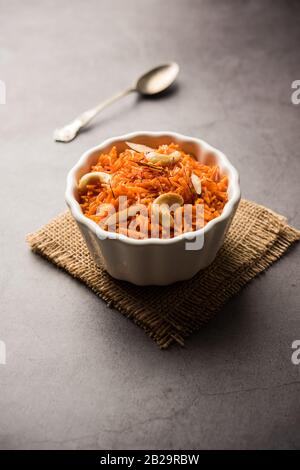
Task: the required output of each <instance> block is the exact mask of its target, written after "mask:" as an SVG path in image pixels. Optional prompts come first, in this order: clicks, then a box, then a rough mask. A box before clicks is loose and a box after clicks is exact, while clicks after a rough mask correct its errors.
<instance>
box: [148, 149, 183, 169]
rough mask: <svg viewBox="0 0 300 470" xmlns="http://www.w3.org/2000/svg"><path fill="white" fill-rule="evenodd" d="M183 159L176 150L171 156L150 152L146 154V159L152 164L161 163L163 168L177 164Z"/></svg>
mask: <svg viewBox="0 0 300 470" xmlns="http://www.w3.org/2000/svg"><path fill="white" fill-rule="evenodd" d="M180 158H181V153H180V152H179V151H178V150H175V151H174V152H172V153H169V155H166V154H164V153H159V152H149V153H147V154H146V159H147V160H148V161H149V162H150V163H158V162H159V163H160V164H161V165H162V166H165V165H170V164H171V163H176V162H178V160H180Z"/></svg>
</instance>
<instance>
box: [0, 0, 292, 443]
mask: <svg viewBox="0 0 300 470" xmlns="http://www.w3.org/2000/svg"><path fill="white" fill-rule="evenodd" d="M299 19H300V5H299V3H298V2H296V1H294V2H292V1H288V2H284V1H276V2H271V1H265V2H259V1H247V2H242V1H240V2H236V1H226V2H225V1H224V2H221V1H216V2H210V1H208V0H207V1H191V0H188V1H179V0H177V1H171V0H166V1H163V2H162V1H160V0H149V1H138V0H134V1H133V0H131V1H127V2H123V1H121V0H109V1H108V0H107V1H96V0H95V1H90V2H88V3H87V2H83V1H81V2H80V1H74V2H58V1H50V0H49V1H44V2H40V3H37V2H33V1H27V2H21V1H13V0H12V1H9V2H7V1H5V0H0V79H1V80H4V81H5V82H6V86H7V103H6V105H0V155H1V156H0V171H1V177H2V184H1V189H0V196H1V202H2V204H1V232H0V250H1V254H0V256H1V270H0V289H1V313H0V340H2V341H5V343H6V348H7V364H6V365H5V366H4V365H0V447H1V448H3V449H9V448H25V449H30V448H39V449H44V448H56V449H63V448H110V449H118V448H152V449H157V448H196V449H201V448H210V449H212V448H299V447H300V432H299V429H300V419H299V416H300V413H299V411H300V410H299V391H300V376H299V374H300V366H295V365H293V364H292V363H291V353H292V350H291V343H292V341H293V340H295V339H300V316H299V313H300V312H299V305H300V297H299V246H297V247H295V248H294V249H292V250H291V252H290V253H289V254H288V255H287V256H285V257H284V258H283V259H282V260H281V261H279V262H278V263H277V264H276V265H274V266H273V267H272V268H271V269H270V270H269V271H268V272H267V273H266V274H265V275H263V276H261V277H260V278H259V279H257V280H255V281H254V282H253V283H252V284H251V285H250V286H249V287H248V288H247V289H245V290H244V291H243V292H242V293H241V294H240V295H239V296H238V297H236V298H235V299H234V300H232V301H231V302H230V303H229V304H228V305H227V306H226V307H225V308H224V309H223V310H222V312H220V313H219V315H218V316H217V317H216V318H215V320H213V321H212V322H211V323H210V324H209V325H208V326H207V327H206V328H204V329H203V330H202V331H201V332H199V334H196V335H194V336H193V337H192V338H191V339H190V340H189V341H188V343H187V348H185V349H179V348H177V347H174V348H172V349H171V350H169V351H167V352H161V351H160V350H159V349H158V348H157V346H156V345H155V344H154V343H153V342H152V341H151V340H150V339H148V338H147V337H146V336H145V334H144V333H143V332H142V331H141V330H140V329H139V328H137V327H136V326H134V325H133V324H132V323H131V322H130V321H128V320H126V319H124V318H123V317H121V316H120V315H119V314H118V313H115V312H113V311H112V310H110V309H107V308H106V306H105V304H104V303H103V302H101V301H100V300H99V299H98V298H96V297H95V296H94V295H93V294H91V292H89V291H88V290H87V289H86V288H85V287H83V286H82V285H80V284H79V283H77V282H76V281H74V280H72V279H71V278H69V277H68V276H67V275H65V274H64V273H63V272H60V271H58V270H56V269H55V268H54V267H52V266H50V265H49V264H47V263H46V262H45V261H44V260H42V259H39V258H38V257H36V256H34V255H32V254H31V253H30V252H29V250H28V249H27V246H26V245H25V242H24V236H25V234H26V233H27V232H30V231H32V230H34V229H36V228H38V227H39V226H40V225H41V224H43V223H44V222H47V221H48V219H49V218H50V217H52V216H54V215H56V214H57V213H58V212H59V211H61V210H64V208H65V206H64V200H63V194H64V186H65V176H66V173H67V171H68V169H69V168H70V167H71V166H72V165H73V164H74V163H75V162H76V160H77V159H78V157H79V156H80V154H81V153H82V152H83V151H84V150H85V149H87V148H89V147H91V146H93V145H95V144H97V143H98V142H99V141H101V140H103V139H104V138H106V137H108V136H113V135H117V134H120V133H125V132H129V131H134V130H161V129H170V130H175V131H179V132H182V133H186V134H190V135H194V136H201V137H202V138H204V139H206V140H208V141H209V142H211V143H212V144H213V145H215V146H217V147H219V148H221V149H223V150H224V151H225V152H226V153H227V154H228V156H229V158H230V159H231V160H232V162H233V163H234V164H235V165H236V166H237V168H238V169H239V171H240V174H241V181H242V189H243V195H244V196H245V197H247V198H250V199H254V200H256V201H257V202H259V203H262V204H265V205H268V206H269V207H271V208H272V209H274V210H276V211H278V212H281V213H283V214H285V215H286V216H287V217H288V220H289V221H290V223H291V224H294V225H295V226H296V227H298V228H299V227H300V215H299V209H298V204H299V174H300V164H299V150H300V145H299V144H300V132H299V130H300V128H299V125H300V124H299V123H300V105H299V106H295V105H292V104H291V99H290V96H291V82H292V81H293V80H296V79H300V60H299V44H300V28H299ZM168 60H176V61H178V62H179V64H180V65H181V68H182V71H181V74H180V80H179V83H178V87H177V89H176V93H173V94H171V95H168V96H166V97H164V98H162V99H161V100H141V99H138V98H136V97H135V96H131V97H128V98H126V99H124V100H123V101H122V102H120V103H118V104H116V105H114V107H111V108H109V109H107V110H106V111H105V112H103V114H102V115H101V116H99V118H98V119H97V120H96V121H95V122H94V123H93V125H92V126H91V128H90V129H89V131H86V132H84V133H83V134H82V135H81V136H80V138H78V139H77V140H75V141H74V142H73V143H71V144H68V145H63V144H55V143H53V142H52V131H53V129H54V127H56V126H57V125H60V124H64V123H66V122H68V120H70V119H72V118H73V117H74V116H76V114H77V113H78V112H80V111H82V110H84V109H85V108H87V107H89V106H91V105H93V104H95V103H96V102H97V101H101V100H102V99H104V98H106V97H108V96H110V94H112V93H114V92H115V91H117V90H119V89H121V88H123V87H126V86H127V85H128V84H130V83H131V82H132V80H134V78H135V77H136V76H137V75H138V74H139V73H140V72H143V71H144V70H147V68H149V67H151V66H152V65H155V64H157V63H161V62H164V61H168Z"/></svg>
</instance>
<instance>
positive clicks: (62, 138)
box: [53, 88, 135, 142]
mask: <svg viewBox="0 0 300 470" xmlns="http://www.w3.org/2000/svg"><path fill="white" fill-rule="evenodd" d="M133 91H135V88H127V89H126V90H123V91H121V92H119V93H116V94H115V95H114V96H112V97H111V98H108V99H107V100H105V101H103V102H102V103H100V104H98V105H97V106H95V107H94V108H91V109H88V110H87V111H84V112H83V113H82V114H80V116H78V117H77V118H76V119H74V121H72V122H70V123H69V124H67V125H66V126H64V127H62V128H61V129H56V130H55V131H54V134H53V137H54V140H56V141H58V142H70V141H71V140H73V139H74V138H75V137H76V135H77V134H78V132H79V131H80V129H82V128H83V127H85V126H86V125H87V124H89V123H90V122H91V120H92V119H94V117H95V116H96V115H97V114H98V113H100V111H102V109H104V108H106V106H108V105H110V104H112V103H114V102H115V101H117V100H118V99H120V98H123V96H126V95H128V94H129V93H131V92H133Z"/></svg>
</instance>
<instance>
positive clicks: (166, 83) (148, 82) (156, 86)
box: [135, 62, 179, 96]
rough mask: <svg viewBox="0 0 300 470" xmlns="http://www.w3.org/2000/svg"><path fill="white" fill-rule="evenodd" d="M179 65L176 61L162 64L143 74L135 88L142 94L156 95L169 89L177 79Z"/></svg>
mask: <svg viewBox="0 0 300 470" xmlns="http://www.w3.org/2000/svg"><path fill="white" fill-rule="evenodd" d="M178 73H179V65H178V64H177V63H176V62H170V63H169V64H164V65H160V66H159V67H155V68H154V69H152V70H149V72H147V73H145V74H144V75H142V76H141V77H140V78H139V79H138V81H137V82H136V86H135V89H136V91H138V92H139V93H141V94H142V95H147V96H149V95H156V94H158V93H162V92H163V91H165V90H167V89H168V88H169V87H170V86H171V85H172V84H173V83H174V81H175V80H176V77H177V75H178Z"/></svg>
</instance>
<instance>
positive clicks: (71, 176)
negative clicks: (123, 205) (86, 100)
mask: <svg viewBox="0 0 300 470" xmlns="http://www.w3.org/2000/svg"><path fill="white" fill-rule="evenodd" d="M140 136H149V137H156V138H159V137H171V138H174V139H175V140H179V141H182V143H183V144H184V142H190V143H194V144H196V145H198V146H200V147H201V148H203V149H205V150H208V151H210V152H213V153H214V154H216V155H217V159H218V160H221V161H222V164H223V167H225V168H226V169H227V170H228V173H229V175H228V179H229V184H230V185H231V190H232V195H231V196H230V198H229V200H228V201H227V203H226V204H225V206H224V209H223V212H222V214H221V215H219V216H218V217H216V218H215V219H213V220H211V221H209V222H208V223H207V224H206V225H205V227H203V228H201V229H198V230H195V231H193V232H185V233H183V234H181V235H176V236H175V237H173V238H167V239H161V238H146V239H142V240H136V239H134V238H129V237H127V236H126V235H122V234H119V233H116V232H108V231H106V230H103V229H102V228H101V227H99V226H98V225H97V224H96V222H94V221H93V220H91V219H89V218H88V217H86V216H85V215H84V214H83V212H82V210H81V207H80V205H79V203H78V201H77V200H76V198H75V197H74V189H75V188H76V187H77V180H76V173H77V171H78V170H79V169H80V168H81V167H82V166H84V164H85V162H86V160H87V159H88V158H89V156H90V155H91V154H92V153H94V152H96V151H101V150H102V149H103V148H105V147H108V146H111V145H113V144H114V143H115V142H122V141H123V142H125V141H131V140H132V139H134V138H136V137H140ZM240 198H241V191H240V184H239V174H238V172H237V170H236V168H235V167H234V166H233V165H232V164H231V163H230V161H229V160H228V158H227V157H226V155H225V154H224V153H223V152H221V151H220V150H218V149H217V148H215V147H213V146H212V145H210V144H208V143H207V142H205V141H204V140H202V139H198V138H196V137H189V136H186V135H183V134H179V133H177V132H171V131H161V132H150V131H138V132H131V133H129V134H124V135H120V136H115V137H111V138H109V139H106V140H105V141H103V142H102V143H101V144H99V145H96V146H95V147H92V148H90V149H89V150H86V151H85V152H84V153H83V155H82V156H81V157H80V159H79V160H78V162H77V163H76V164H75V165H74V166H73V167H72V169H71V170H70V171H69V173H68V176H67V187H66V192H65V199H66V202H67V205H68V206H69V208H70V211H71V213H72V215H73V217H74V218H75V220H77V221H78V222H81V223H82V224H84V225H86V226H87V227H88V228H89V229H90V230H92V231H93V232H94V233H95V235H97V237H98V238H100V239H111V240H116V239H118V240H121V241H122V242H125V243H128V244H130V245H137V246H139V245H143V246H144V245H167V244H171V243H177V242H179V241H181V240H186V241H189V240H192V239H194V238H195V237H197V236H201V235H204V236H205V234H206V233H208V232H209V231H211V230H212V229H213V228H214V227H215V226H216V225H217V224H218V223H220V222H221V221H223V220H225V219H227V218H229V217H230V216H231V214H232V213H233V211H234V208H235V206H236V204H237V203H238V202H239V200H240Z"/></svg>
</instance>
